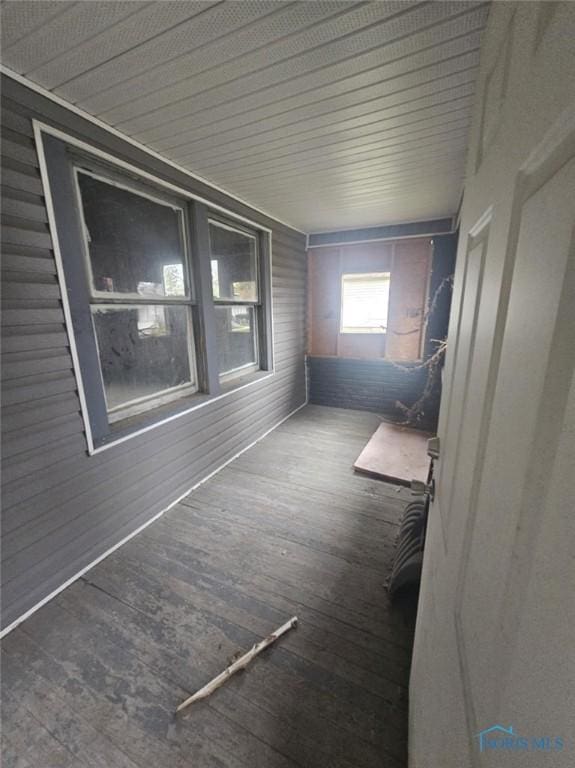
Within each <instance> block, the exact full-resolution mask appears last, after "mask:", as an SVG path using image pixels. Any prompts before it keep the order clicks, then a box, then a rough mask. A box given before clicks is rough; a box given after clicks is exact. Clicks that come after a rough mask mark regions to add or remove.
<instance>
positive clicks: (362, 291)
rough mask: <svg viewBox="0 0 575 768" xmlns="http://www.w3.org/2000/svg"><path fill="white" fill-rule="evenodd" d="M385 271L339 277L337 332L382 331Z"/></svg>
mask: <svg viewBox="0 0 575 768" xmlns="http://www.w3.org/2000/svg"><path fill="white" fill-rule="evenodd" d="M389 276H390V273H389V272H370V273H354V274H346V275H342V276H341V325H340V332H341V333H385V332H386V329H387V312H388V306H389Z"/></svg>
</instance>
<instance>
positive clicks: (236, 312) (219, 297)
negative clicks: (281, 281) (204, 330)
mask: <svg viewBox="0 0 575 768" xmlns="http://www.w3.org/2000/svg"><path fill="white" fill-rule="evenodd" d="M209 227H210V265H211V275H212V296H213V300H214V305H215V306H214V311H215V317H216V338H217V350H218V366H219V373H220V378H221V379H222V380H226V379H229V378H232V377H234V376H239V375H242V374H245V373H247V372H249V371H255V370H258V369H259V367H260V365H259V350H258V337H259V327H260V314H261V303H260V280H259V263H258V262H259V257H258V239H257V237H256V234H255V233H254V232H250V231H248V230H246V229H243V228H237V227H234V226H230V225H227V224H225V223H223V222H222V221H218V220H215V219H210V222H209Z"/></svg>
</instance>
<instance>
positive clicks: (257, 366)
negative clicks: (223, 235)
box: [208, 214, 264, 384]
mask: <svg viewBox="0 0 575 768" xmlns="http://www.w3.org/2000/svg"><path fill="white" fill-rule="evenodd" d="M210 226H215V227H220V229H226V230H228V231H230V232H238V233H239V234H241V235H244V236H245V237H249V238H251V239H252V240H253V241H254V244H255V280H256V299H255V300H243V299H233V298H223V299H222V298H216V297H215V296H214V295H213V286H212V301H213V304H214V308H216V307H242V306H246V307H251V308H252V309H253V312H254V330H253V336H254V350H255V358H256V359H255V362H253V363H246V364H245V365H241V366H238V367H237V368H232V369H230V370H229V371H224V372H222V373H219V379H220V382H221V383H222V384H225V383H227V382H230V381H233V380H234V379H237V378H238V377H241V376H245V375H246V374H249V373H255V372H256V371H260V370H261V354H260V335H261V334H260V327H261V325H262V321H263V317H262V315H263V312H264V309H263V302H262V293H263V291H262V286H261V282H262V280H261V259H260V248H259V238H258V233H257V231H255V230H252V229H248V228H246V227H242V226H241V225H237V224H234V223H231V222H229V221H227V220H226V219H225V218H224V217H223V216H216V215H213V214H210V215H209V216H208V231H209V228H210ZM209 256H210V274H211V261H212V250H211V238H210V251H209Z"/></svg>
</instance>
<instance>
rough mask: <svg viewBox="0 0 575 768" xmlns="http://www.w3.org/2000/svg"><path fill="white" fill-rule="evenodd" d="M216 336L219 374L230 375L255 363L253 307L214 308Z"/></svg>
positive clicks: (255, 344) (255, 345)
mask: <svg viewBox="0 0 575 768" xmlns="http://www.w3.org/2000/svg"><path fill="white" fill-rule="evenodd" d="M215 312H216V334H217V345H218V362H219V367H220V373H222V374H223V373H230V372H232V371H235V370H237V369H241V368H243V367H245V366H250V365H252V366H253V365H255V364H256V362H257V342H256V323H255V310H254V307H248V306H239V307H230V306H225V307H224V306H221V305H220V306H216V307H215Z"/></svg>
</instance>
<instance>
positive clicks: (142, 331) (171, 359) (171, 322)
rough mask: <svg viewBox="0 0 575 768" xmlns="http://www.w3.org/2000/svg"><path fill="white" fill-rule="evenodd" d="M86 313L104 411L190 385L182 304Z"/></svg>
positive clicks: (107, 308) (102, 308) (105, 308)
mask: <svg viewBox="0 0 575 768" xmlns="http://www.w3.org/2000/svg"><path fill="white" fill-rule="evenodd" d="M92 313H93V318H94V326H95V329H96V337H97V339H98V350H99V354H100V368H101V370H102V378H103V380H104V389H105V392H106V400H107V403H108V410H109V411H111V410H113V409H115V408H118V407H119V406H123V405H126V404H127V403H132V402H133V401H141V400H142V399H145V398H150V397H153V396H155V395H160V394H162V393H163V394H166V393H168V394H169V390H174V388H178V387H186V385H187V386H190V385H191V384H193V382H194V379H193V377H192V375H191V373H190V342H189V323H188V308H187V307H170V306H160V305H153V304H149V305H143V306H131V307H126V306H114V307H112V306H109V305H107V306H94V307H92ZM177 394H178V393H176V394H175V396H177Z"/></svg>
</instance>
